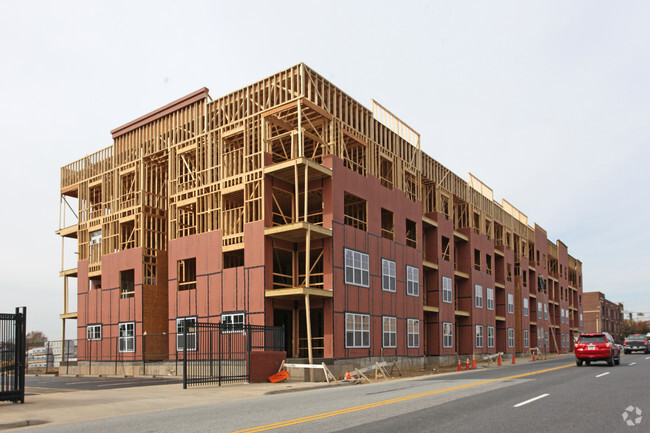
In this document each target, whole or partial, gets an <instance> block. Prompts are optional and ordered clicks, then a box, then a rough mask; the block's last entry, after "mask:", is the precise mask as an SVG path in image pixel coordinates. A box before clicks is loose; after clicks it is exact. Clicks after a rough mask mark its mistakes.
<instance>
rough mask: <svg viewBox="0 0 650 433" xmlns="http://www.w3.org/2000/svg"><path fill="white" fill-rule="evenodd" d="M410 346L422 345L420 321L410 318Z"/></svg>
mask: <svg viewBox="0 0 650 433" xmlns="http://www.w3.org/2000/svg"><path fill="white" fill-rule="evenodd" d="M407 322H408V323H407V324H408V347H420V321H419V320H418V319H408V321H407Z"/></svg>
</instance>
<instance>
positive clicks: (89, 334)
mask: <svg viewBox="0 0 650 433" xmlns="http://www.w3.org/2000/svg"><path fill="white" fill-rule="evenodd" d="M86 338H87V339H88V341H96V340H101V339H102V325H101V324H96V325H88V326H87V327H86Z"/></svg>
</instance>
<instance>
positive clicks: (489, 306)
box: [485, 287, 494, 310]
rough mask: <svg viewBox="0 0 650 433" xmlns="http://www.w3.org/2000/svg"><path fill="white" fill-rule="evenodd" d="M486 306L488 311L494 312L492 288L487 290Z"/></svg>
mask: <svg viewBox="0 0 650 433" xmlns="http://www.w3.org/2000/svg"><path fill="white" fill-rule="evenodd" d="M485 306H486V308H487V309H488V310H494V289H492V288H490V287H487V288H486V289H485Z"/></svg>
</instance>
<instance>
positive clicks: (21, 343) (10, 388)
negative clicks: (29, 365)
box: [0, 307, 27, 403]
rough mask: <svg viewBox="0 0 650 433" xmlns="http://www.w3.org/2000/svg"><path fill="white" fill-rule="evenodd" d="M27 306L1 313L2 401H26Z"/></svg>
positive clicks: (0, 383) (0, 359) (0, 364)
mask: <svg viewBox="0 0 650 433" xmlns="http://www.w3.org/2000/svg"><path fill="white" fill-rule="evenodd" d="M26 318H27V308H26V307H21V308H16V313H15V314H0V401H14V402H18V401H19V402H21V403H25V350H26V344H25V342H26V341H25V337H26V327H25V322H26Z"/></svg>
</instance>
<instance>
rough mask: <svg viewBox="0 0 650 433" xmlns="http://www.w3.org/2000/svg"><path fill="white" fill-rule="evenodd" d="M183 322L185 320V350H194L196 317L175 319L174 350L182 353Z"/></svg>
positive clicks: (183, 339) (183, 338)
mask: <svg viewBox="0 0 650 433" xmlns="http://www.w3.org/2000/svg"><path fill="white" fill-rule="evenodd" d="M185 320H187V350H196V317H179V318H178V319H176V350H177V351H179V352H182V351H183V343H184V341H185Z"/></svg>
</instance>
